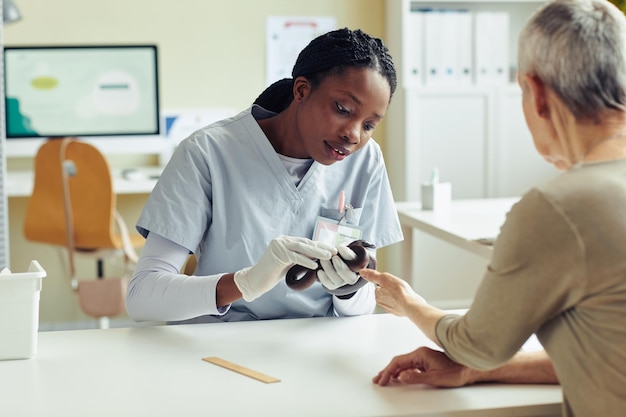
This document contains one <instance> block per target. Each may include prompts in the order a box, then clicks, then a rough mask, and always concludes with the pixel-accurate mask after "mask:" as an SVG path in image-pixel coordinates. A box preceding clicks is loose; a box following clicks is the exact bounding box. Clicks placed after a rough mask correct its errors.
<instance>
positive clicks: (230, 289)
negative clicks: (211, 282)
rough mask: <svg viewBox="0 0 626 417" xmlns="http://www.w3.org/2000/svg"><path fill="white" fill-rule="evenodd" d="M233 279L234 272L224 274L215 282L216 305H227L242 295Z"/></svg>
mask: <svg viewBox="0 0 626 417" xmlns="http://www.w3.org/2000/svg"><path fill="white" fill-rule="evenodd" d="M234 279H235V274H232V273H231V274H224V275H222V278H220V280H219V281H218V282H217V288H216V294H215V301H216V303H217V306H218V307H224V306H227V305H229V304H231V303H233V302H234V301H237V300H239V299H240V298H241V297H242V296H241V291H239V288H237V285H235V280H234Z"/></svg>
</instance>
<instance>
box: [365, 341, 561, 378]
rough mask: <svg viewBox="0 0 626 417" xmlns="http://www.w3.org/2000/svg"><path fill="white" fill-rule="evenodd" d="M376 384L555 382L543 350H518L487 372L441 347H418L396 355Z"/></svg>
mask: <svg viewBox="0 0 626 417" xmlns="http://www.w3.org/2000/svg"><path fill="white" fill-rule="evenodd" d="M373 382H374V383H375V384H378V385H383V386H385V385H392V384H400V385H410V384H427V385H432V386H435V387H442V388H453V387H462V386H465V385H471V384H476V383H479V382H499V383H509V384H558V383H559V381H558V379H557V376H556V372H555V370H554V367H553V366H552V362H551V360H550V358H549V357H548V355H547V353H546V352H545V351H537V352H519V353H517V354H516V355H515V356H514V357H513V358H511V359H510V360H509V361H508V362H507V363H506V364H504V365H502V366H500V367H498V368H495V369H492V370H488V371H481V370H477V369H472V368H468V367H466V366H463V365H460V364H458V363H456V362H454V361H452V360H451V359H450V358H448V357H447V356H446V354H445V353H443V352H442V351H440V350H434V349H431V348H428V347H420V348H418V349H416V350H414V351H413V352H410V353H407V354H405V355H400V356H396V357H395V358H393V360H392V361H391V362H390V363H389V365H387V366H386V367H385V369H383V370H382V371H380V372H379V373H378V375H376V376H375V377H374V378H373Z"/></svg>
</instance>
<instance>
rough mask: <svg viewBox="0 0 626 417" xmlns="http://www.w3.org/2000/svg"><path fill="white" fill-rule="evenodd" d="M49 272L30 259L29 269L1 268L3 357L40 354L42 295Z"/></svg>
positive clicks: (0, 343) (0, 344)
mask: <svg viewBox="0 0 626 417" xmlns="http://www.w3.org/2000/svg"><path fill="white" fill-rule="evenodd" d="M45 276H46V271H45V270H44V269H43V268H42V267H41V265H40V264H39V262H37V261H31V263H30V266H29V267H28V272H22V273H12V272H11V271H9V270H8V269H6V268H5V269H3V270H2V271H0V360H6V359H27V358H32V357H33V356H35V354H36V353H37V331H38V330H39V294H40V292H41V280H42V278H43V277H45Z"/></svg>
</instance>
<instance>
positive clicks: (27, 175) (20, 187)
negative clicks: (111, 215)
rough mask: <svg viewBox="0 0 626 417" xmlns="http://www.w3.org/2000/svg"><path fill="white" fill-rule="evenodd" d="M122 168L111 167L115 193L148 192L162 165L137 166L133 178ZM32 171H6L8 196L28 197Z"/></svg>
mask: <svg viewBox="0 0 626 417" xmlns="http://www.w3.org/2000/svg"><path fill="white" fill-rule="evenodd" d="M122 171H123V170H122V169H112V172H111V175H112V176H113V191H114V192H115V194H150V192H151V191H152V189H153V188H154V185H155V184H156V182H157V179H158V176H159V175H160V174H161V171H163V167H159V166H153V167H152V166H147V167H138V168H137V174H138V175H136V177H135V179H132V180H129V179H126V178H124V176H123V175H122ZM34 180H35V177H34V172H33V171H29V170H20V171H14V170H11V171H8V172H7V181H6V189H7V196H8V197H30V195H31V194H32V191H33V184H34Z"/></svg>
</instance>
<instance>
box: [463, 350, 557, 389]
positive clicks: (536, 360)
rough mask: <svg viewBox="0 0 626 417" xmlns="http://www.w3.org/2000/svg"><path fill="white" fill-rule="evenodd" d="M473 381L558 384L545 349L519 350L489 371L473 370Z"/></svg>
mask: <svg viewBox="0 0 626 417" xmlns="http://www.w3.org/2000/svg"><path fill="white" fill-rule="evenodd" d="M470 375H471V376H470V377H471V379H473V380H474V382H503V383H510V384H558V383H559V380H558V379H557V376H556V372H555V370H554V366H553V365H552V361H551V360H550V358H549V357H548V354H547V353H546V352H545V351H543V350H542V351H537V352H519V353H517V354H516V355H515V356H514V357H513V358H512V359H511V360H509V361H508V362H507V363H506V364H504V365H503V366H501V367H499V368H496V369H492V370H490V371H479V370H473V371H472V372H471V373H470Z"/></svg>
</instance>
